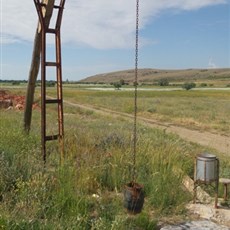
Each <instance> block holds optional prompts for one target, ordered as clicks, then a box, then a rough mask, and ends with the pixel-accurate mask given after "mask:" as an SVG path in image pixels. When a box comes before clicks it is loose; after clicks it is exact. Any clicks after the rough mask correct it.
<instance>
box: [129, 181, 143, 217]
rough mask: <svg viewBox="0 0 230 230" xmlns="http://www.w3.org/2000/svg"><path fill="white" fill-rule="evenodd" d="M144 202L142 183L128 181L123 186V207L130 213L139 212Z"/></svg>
mask: <svg viewBox="0 0 230 230" xmlns="http://www.w3.org/2000/svg"><path fill="white" fill-rule="evenodd" d="M143 204H144V191H143V185H140V184H137V183H135V182H130V183H128V184H126V185H125V188H124V207H125V208H126V209H127V211H128V212H129V213H131V214H137V213H140V212H141V210H142V207H143Z"/></svg>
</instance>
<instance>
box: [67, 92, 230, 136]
mask: <svg viewBox="0 0 230 230" xmlns="http://www.w3.org/2000/svg"><path fill="white" fill-rule="evenodd" d="M133 96H134V95H133V92H125V91H112V92H110V91H107V92H106V91H105V92H104V91H103V92H98V91H87V90H76V89H74V90H73V89H65V90H64V97H65V100H69V101H72V102H76V103H81V104H88V105H92V106H95V107H100V108H101V107H102V108H107V109H111V110H114V111H120V112H125V113H133V103H134V102H133ZM229 100H230V94H229V92H225V91H214V90H209V91H171V92H157V91H150V92H146V91H140V92H139V93H138V114H139V115H140V116H144V117H147V118H153V119H156V120H159V121H161V122H170V123H174V124H177V125H180V126H185V127H188V128H193V129H200V130H208V131H215V132H218V133H221V134H225V135H229V131H230V129H229V127H230V114H229V110H230V107H229Z"/></svg>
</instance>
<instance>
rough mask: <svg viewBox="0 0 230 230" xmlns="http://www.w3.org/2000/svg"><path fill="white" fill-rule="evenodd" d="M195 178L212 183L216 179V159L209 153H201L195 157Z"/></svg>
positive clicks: (217, 171) (217, 172)
mask: <svg viewBox="0 0 230 230" xmlns="http://www.w3.org/2000/svg"><path fill="white" fill-rule="evenodd" d="M195 170H196V172H195V177H196V178H195V180H196V181H200V182H204V183H212V182H214V181H216V180H218V177H219V175H218V174H219V169H218V159H217V158H216V156H215V155H213V154H210V153H202V154H200V155H198V156H197V157H196V169H195Z"/></svg>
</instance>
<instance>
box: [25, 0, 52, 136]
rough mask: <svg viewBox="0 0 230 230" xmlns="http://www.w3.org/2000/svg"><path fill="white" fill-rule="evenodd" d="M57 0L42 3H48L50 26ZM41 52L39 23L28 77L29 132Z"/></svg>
mask: <svg viewBox="0 0 230 230" xmlns="http://www.w3.org/2000/svg"><path fill="white" fill-rule="evenodd" d="M54 2H55V0H43V1H42V3H44V4H46V5H47V6H46V8H43V9H44V10H43V16H44V17H45V18H44V19H45V25H46V26H47V27H48V26H49V24H50V19H51V17H52V14H53V8H54ZM40 53H41V25H40V23H38V26H37V30H36V33H35V38H34V47H33V54H32V60H31V66H30V71H29V77H28V84H27V92H26V102H25V110H24V130H25V131H26V132H28V133H29V131H30V127H31V119H32V106H33V102H34V92H35V86H36V80H37V76H38V72H39V68H40Z"/></svg>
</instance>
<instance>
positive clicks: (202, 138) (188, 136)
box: [64, 101, 230, 156]
mask: <svg viewBox="0 0 230 230" xmlns="http://www.w3.org/2000/svg"><path fill="white" fill-rule="evenodd" d="M64 103H65V104H68V105H70V106H73V107H79V108H82V109H86V110H91V111H94V112H95V113H99V114H102V115H110V116H113V117H123V118H127V119H132V118H133V116H132V115H130V114H127V113H122V112H117V111H113V110H109V109H104V108H95V107H93V106H91V105H82V104H77V103H72V102H69V101H64ZM138 121H140V122H142V123H144V124H145V125H148V126H150V127H154V128H159V129H163V130H165V132H166V133H175V134H177V135H178V136H180V137H181V138H182V139H184V140H187V141H191V142H195V143H198V144H200V145H203V146H208V147H211V148H214V149H216V150H218V151H219V152H222V153H224V154H226V155H228V156H230V137H228V136H223V135H219V134H214V133H211V132H205V131H199V130H191V129H188V128H184V127H179V126H176V125H174V124H171V123H162V122H159V121H156V120H153V119H148V118H144V117H140V116H139V117H138Z"/></svg>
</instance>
